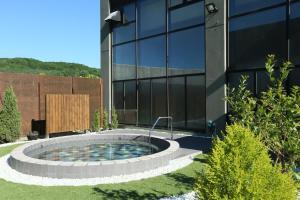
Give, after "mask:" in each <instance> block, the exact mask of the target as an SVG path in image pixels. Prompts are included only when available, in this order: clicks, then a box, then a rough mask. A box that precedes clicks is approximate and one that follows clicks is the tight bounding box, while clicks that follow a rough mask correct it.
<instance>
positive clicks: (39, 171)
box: [8, 129, 179, 179]
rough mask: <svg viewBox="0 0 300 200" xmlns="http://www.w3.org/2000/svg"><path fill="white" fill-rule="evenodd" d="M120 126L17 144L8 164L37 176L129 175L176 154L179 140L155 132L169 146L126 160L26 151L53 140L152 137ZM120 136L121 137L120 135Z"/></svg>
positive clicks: (88, 176)
mask: <svg viewBox="0 0 300 200" xmlns="http://www.w3.org/2000/svg"><path fill="white" fill-rule="evenodd" d="M128 132H129V131H128V130H124V131H123V130H122V129H118V130H116V131H104V132H103V133H91V134H82V135H75V136H64V137H58V138H51V139H46V140H39V141H34V142H30V143H26V144H24V145H22V146H20V147H17V148H16V149H15V150H13V151H12V152H11V155H10V157H9V160H8V164H9V165H10V166H11V167H12V168H13V169H15V170H17V171H19V172H21V173H25V174H29V175H34V176H42V177H50V178H73V179H77V178H97V177H111V176H117V175H127V174H133V173H138V172H144V171H147V170H152V169H155V168H159V167H163V166H166V165H168V163H169V161H170V160H173V159H174V158H175V157H176V152H177V150H178V149H179V144H178V143H177V142H176V141H172V140H166V139H164V138H162V137H155V136H152V137H151V138H152V139H154V140H160V141H162V142H167V143H168V144H169V146H168V147H167V148H166V149H165V150H162V151H160V152H157V153H154V154H150V155H146V156H141V157H137V158H129V159H123V160H105V161H74V162H72V161H50V160H42V159H36V158H32V157H29V156H27V155H26V154H25V153H24V151H26V150H27V149H28V148H30V147H35V146H38V145H42V144H54V143H62V142H67V141H80V140H81V139H86V140H88V139H90V138H97V139H103V140H118V141H120V140H122V139H123V138H124V137H127V138H128V137H139V138H141V139H144V140H146V139H149V138H148V136H146V135H144V134H143V133H144V131H137V130H131V132H132V133H130V134H129V133H128ZM120 138H121V139H120Z"/></svg>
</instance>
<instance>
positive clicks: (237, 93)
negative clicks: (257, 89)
mask: <svg viewBox="0 0 300 200" xmlns="http://www.w3.org/2000/svg"><path fill="white" fill-rule="evenodd" d="M275 65H276V61H275V56H274V55H269V56H268V57H267V62H266V70H267V73H268V76H269V79H270V86H269V88H268V90H267V91H266V92H262V93H261V94H260V95H259V97H254V95H253V94H251V92H250V91H249V90H247V89H246V81H247V78H246V77H242V80H241V82H240V86H239V87H238V88H237V89H232V90H230V91H229V96H228V97H227V98H226V99H227V102H228V103H229V106H230V108H231V114H230V120H231V122H233V123H240V124H242V125H244V126H246V127H249V128H250V129H251V130H252V131H253V132H254V133H255V134H256V135H258V136H259V137H260V138H261V140H262V141H263V142H264V143H265V144H266V145H267V147H268V148H269V150H270V151H271V152H272V154H273V155H274V156H275V163H277V162H280V163H281V165H282V167H283V169H284V170H285V171H287V170H289V169H290V168H294V167H295V163H297V162H299V161H300V129H299V126H300V89H299V87H296V86H294V87H293V88H292V89H291V92H290V94H288V93H287V92H286V90H285V88H284V82H285V80H286V79H287V77H288V74H289V72H290V71H291V68H290V67H291V63H290V62H285V63H283V65H282V67H281V68H280V73H279V76H278V77H276V76H275V72H274V71H275V70H274V68H275Z"/></svg>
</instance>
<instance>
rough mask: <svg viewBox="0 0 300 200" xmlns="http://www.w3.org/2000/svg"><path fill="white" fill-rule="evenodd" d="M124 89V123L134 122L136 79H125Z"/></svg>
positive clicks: (135, 113) (135, 112)
mask: <svg viewBox="0 0 300 200" xmlns="http://www.w3.org/2000/svg"><path fill="white" fill-rule="evenodd" d="M124 90H125V92H124V94H125V95H124V105H125V113H124V123H126V124H136V115H137V109H136V107H137V106H136V81H125V82H124Z"/></svg>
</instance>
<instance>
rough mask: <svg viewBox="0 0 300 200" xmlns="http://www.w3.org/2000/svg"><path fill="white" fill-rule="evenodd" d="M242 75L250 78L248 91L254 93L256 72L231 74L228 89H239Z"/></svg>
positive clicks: (228, 77)
mask: <svg viewBox="0 0 300 200" xmlns="http://www.w3.org/2000/svg"><path fill="white" fill-rule="evenodd" d="M242 75H243V76H247V77H248V81H247V89H248V90H250V91H251V92H254V72H243V73H239V72H234V73H229V74H228V76H227V80H228V87H229V88H231V89H232V88H237V87H238V86H239V85H240V81H241V78H242Z"/></svg>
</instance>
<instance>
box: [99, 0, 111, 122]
mask: <svg viewBox="0 0 300 200" xmlns="http://www.w3.org/2000/svg"><path fill="white" fill-rule="evenodd" d="M100 9H101V21H100V23H101V26H100V27H101V72H102V73H101V74H102V77H103V103H104V108H105V110H106V111H110V110H111V108H112V100H111V97H112V94H111V89H112V88H111V58H112V56H111V51H110V46H111V34H110V27H109V24H108V23H106V22H105V21H104V19H105V18H106V17H107V16H108V15H109V13H110V12H109V0H101V5H100ZM110 116H111V115H110V112H109V118H110Z"/></svg>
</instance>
